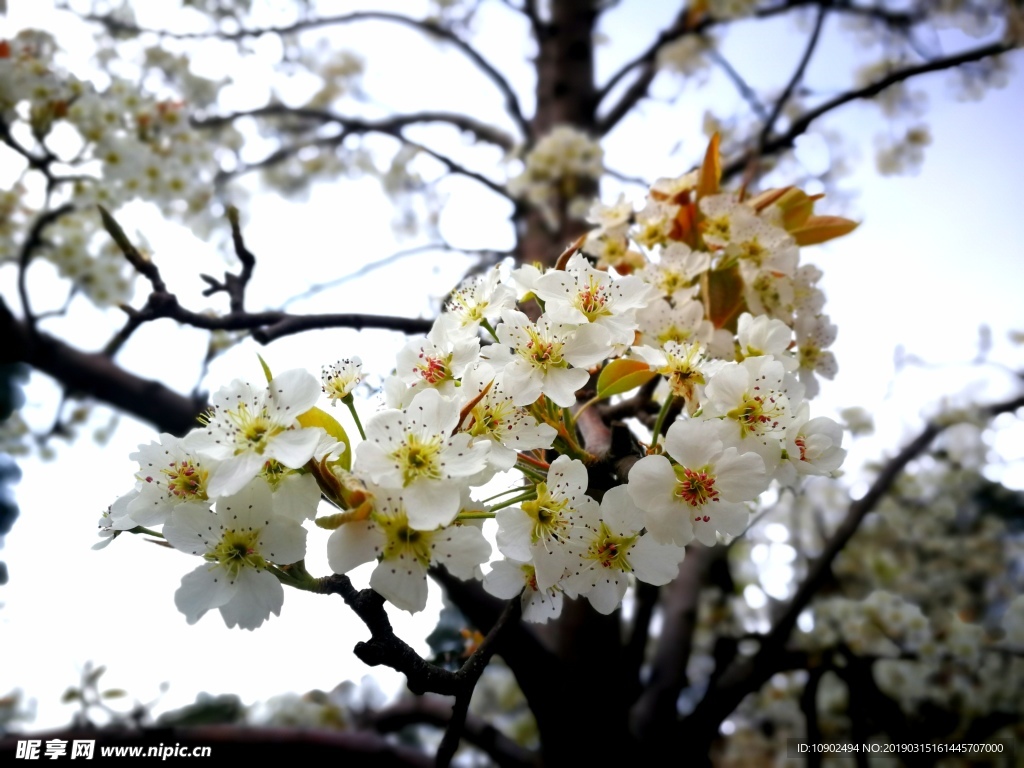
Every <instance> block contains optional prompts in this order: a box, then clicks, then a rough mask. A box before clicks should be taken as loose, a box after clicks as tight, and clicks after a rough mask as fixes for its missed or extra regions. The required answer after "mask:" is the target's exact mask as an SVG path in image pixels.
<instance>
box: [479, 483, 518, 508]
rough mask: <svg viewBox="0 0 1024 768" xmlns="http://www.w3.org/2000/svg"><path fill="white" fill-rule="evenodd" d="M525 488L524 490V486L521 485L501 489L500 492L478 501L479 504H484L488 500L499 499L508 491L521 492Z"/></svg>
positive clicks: (506, 494)
mask: <svg viewBox="0 0 1024 768" xmlns="http://www.w3.org/2000/svg"><path fill="white" fill-rule="evenodd" d="M525 490H526V488H524V487H523V486H517V487H515V488H507V489H506V490H504V491H502V492H501V493H496V494H494V495H493V496H488V497H487V498H486V499H484V500H483V501H482V502H480V503H481V504H486V503H487V502H489V501H494V500H495V499H500V498H501V497H502V496H508V495H509V494H510V493H523V492H524V491H525Z"/></svg>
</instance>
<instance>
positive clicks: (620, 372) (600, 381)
mask: <svg viewBox="0 0 1024 768" xmlns="http://www.w3.org/2000/svg"><path fill="white" fill-rule="evenodd" d="M657 375H658V374H656V373H655V372H654V371H652V370H651V366H649V365H648V364H647V363H644V362H642V361H640V360H612V361H611V362H610V363H608V365H606V366H605V367H604V370H603V371H601V375H600V376H598V377H597V396H598V397H599V398H601V399H602V400H603V399H604V398H606V397H611V396H612V395H621V394H622V393H623V392H629V390H631V389H636V388H637V387H639V386H641V385H642V384H646V383H647V382H648V381H650V380H651V379H653V378H654V377H655V376H657Z"/></svg>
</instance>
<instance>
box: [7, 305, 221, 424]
mask: <svg viewBox="0 0 1024 768" xmlns="http://www.w3.org/2000/svg"><path fill="white" fill-rule="evenodd" d="M0 336H2V337H3V339H4V344H3V345H2V351H0V362H5V363H7V362H11V363H13V362H23V363H27V364H28V365H30V366H32V367H33V368H36V369H38V370H40V371H42V372H43V373H45V374H47V375H48V376H52V377H53V378H54V379H56V380H57V381H59V382H60V383H61V384H63V385H64V386H65V388H67V389H68V390H69V391H70V392H72V393H77V394H82V395H86V396H89V397H94V398H96V399H97V400H101V401H103V402H105V403H108V404H110V405H111V406H113V407H115V408H118V409H119V410H123V411H125V412H127V413H130V414H132V415H134V416H136V417H137V418H140V419H142V420H143V421H147V422H149V423H150V424H153V425H154V426H156V427H157V428H158V429H160V430H162V431H166V432H171V433H172V434H176V435H182V434H184V433H185V432H187V431H188V430H189V429H191V428H192V427H194V426H195V425H196V416H197V415H199V413H201V412H202V410H203V409H204V408H205V407H206V399H205V398H188V397H185V396H183V395H179V394H178V393H177V392H174V391H172V390H170V389H168V388H167V387H165V386H164V385H163V384H161V383H160V382H157V381H151V380H148V379H143V378H141V377H139V376H136V375H134V374H132V373H129V372H128V371H125V370H122V369H121V368H119V367H118V366H117V365H116V364H114V363H113V362H112V361H111V360H110V358H109V357H107V356H106V355H104V354H101V353H87V352H82V351H81V350H78V349H75V348H74V347H71V346H69V345H67V344H65V343H64V342H63V341H61V340H59V339H56V338H53V337H52V336H49V335H47V334H45V333H42V332H38V331H36V332H34V333H33V332H32V331H31V330H30V329H29V328H28V327H27V325H26V324H25V323H24V322H21V321H19V320H17V319H16V318H15V317H14V316H13V315H12V314H11V313H10V310H8V308H7V305H6V304H4V303H3V301H2V300H0Z"/></svg>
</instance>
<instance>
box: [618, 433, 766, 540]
mask: <svg viewBox="0 0 1024 768" xmlns="http://www.w3.org/2000/svg"><path fill="white" fill-rule="evenodd" d="M665 450H666V452H667V453H668V455H669V457H670V458H672V459H673V460H674V461H675V462H676V463H675V464H673V463H672V462H671V461H669V459H668V458H666V457H665V456H645V457H644V458H642V459H640V461H638V462H637V463H636V464H634V465H633V469H632V470H630V473H629V486H628V487H629V495H630V497H631V498H632V499H633V501H634V502H635V503H636V505H637V506H638V507H640V509H642V510H643V511H644V519H645V521H646V525H647V528H648V530H649V531H650V532H651V533H652V534H654V537H655V538H656V539H657V540H658V541H661V542H665V543H669V542H671V543H674V544H676V545H677V546H680V547H682V546H685V545H686V544H689V543H690V541H691V540H692V539H693V537H694V536H695V535H696V537H697V538H698V539H699V540H700V541H701V543H703V544H705V545H707V546H714V544H715V542H716V536H715V531H722V532H723V533H728V534H731V535H733V536H738V535H739V534H741V533H743V531H744V530H745V529H746V527H747V517H748V515H747V509H746V507H745V506H744V505H743V504H742V503H740V502H744V501H750V500H752V499H754V498H756V497H757V495H758V494H760V493H761V492H762V491H763V490H764V489H765V488H766V487H767V485H768V479H767V478H766V476H765V472H764V462H763V461H762V460H761V457H760V456H758V455H757V454H756V453H742V454H741V453H739V452H738V451H737V450H736V448H734V447H728V448H726V447H725V446H724V444H723V442H722V426H721V424H720V423H719V422H717V421H694V420H687V421H677V422H676V423H674V424H673V425H672V426H671V427H670V428H669V430H668V434H667V435H666V437H665Z"/></svg>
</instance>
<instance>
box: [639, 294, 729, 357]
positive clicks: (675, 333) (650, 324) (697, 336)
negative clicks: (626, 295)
mask: <svg viewBox="0 0 1024 768" xmlns="http://www.w3.org/2000/svg"><path fill="white" fill-rule="evenodd" d="M637 320H638V321H639V325H640V332H641V338H642V340H643V343H644V344H645V345H647V346H649V347H657V346H658V345H662V344H667V343H668V342H670V341H675V342H679V343H680V344H687V343H690V342H693V341H702V342H705V343H707V342H708V341H710V340H711V337H712V333H713V332H714V326H713V325H712V324H711V322H710V321H708V320H705V319H704V305H703V304H701V303H700V302H699V301H692V300H686V301H681V302H679V303H677V304H675V306H673V305H671V304H669V303H668V301H666V300H665V299H656V300H654V301H652V302H651V303H650V304H648V305H647V306H646V307H644V308H643V309H641V310H640V311H639V312H637Z"/></svg>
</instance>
